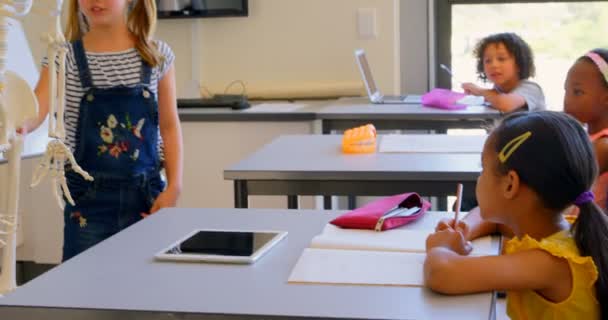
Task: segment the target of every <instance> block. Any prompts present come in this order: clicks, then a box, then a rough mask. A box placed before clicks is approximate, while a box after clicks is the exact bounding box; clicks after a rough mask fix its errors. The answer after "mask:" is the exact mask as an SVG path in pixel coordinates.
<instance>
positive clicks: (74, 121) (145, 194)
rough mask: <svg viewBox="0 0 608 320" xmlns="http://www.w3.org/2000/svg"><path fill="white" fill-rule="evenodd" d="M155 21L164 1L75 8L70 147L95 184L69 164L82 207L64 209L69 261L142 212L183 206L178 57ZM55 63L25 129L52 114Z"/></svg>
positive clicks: (81, 1)
mask: <svg viewBox="0 0 608 320" xmlns="http://www.w3.org/2000/svg"><path fill="white" fill-rule="evenodd" d="M155 25H156V4H155V0H71V1H70V3H69V17H68V25H67V30H66V38H67V39H68V40H69V41H70V44H69V51H68V54H67V58H66V111H65V118H66V131H67V137H66V145H67V146H68V147H70V148H71V149H72V150H73V151H74V156H75V158H76V161H77V162H78V164H79V165H80V166H81V167H82V168H83V169H84V170H86V171H88V172H89V173H90V174H91V175H92V176H93V177H94V181H92V182H89V181H85V180H84V179H83V178H82V177H81V176H80V175H78V174H77V173H75V172H74V171H72V170H71V169H70V168H66V178H67V181H68V186H69V189H70V191H71V193H72V195H73V198H74V200H75V202H76V205H75V206H71V205H70V204H69V203H66V207H65V210H64V221H65V227H64V245H63V260H67V259H69V258H71V257H73V256H74V255H76V254H78V253H80V252H82V251H84V250H86V249H87V248H89V247H91V246H93V245H95V244H96V243H98V242H100V241H102V240H104V239H106V238H108V237H109V236H111V235H113V234H115V233H116V232H118V231H120V230H122V229H124V228H126V227H128V226H129V225H131V224H133V223H135V222H136V221H138V220H140V219H141V218H142V215H145V214H149V213H153V212H155V211H157V210H159V209H161V208H164V207H171V206H175V204H176V202H177V199H178V197H179V194H180V192H181V186H182V137H181V128H180V123H179V119H178V115H177V108H176V98H175V71H174V66H173V60H174V54H173V52H172V50H171V48H170V47H169V46H168V45H167V44H166V43H164V42H161V41H154V40H152V34H153V31H154V28H155ZM48 63H53V62H48V61H46V59H45V61H43V68H42V72H41V75H40V79H39V82H38V85H37V87H36V95H37V97H38V100H39V104H40V116H39V118H38V120H37V121H35V122H33V123H31V124H30V125H28V126H26V127H25V128H23V129H24V130H25V131H31V130H33V129H35V128H36V127H38V126H39V125H40V124H41V123H42V122H43V121H44V119H45V118H46V115H47V113H48V108H49V88H48V77H49V74H48V69H47V66H48ZM54 63H58V61H55V62H54ZM163 142H164V143H163ZM163 146H164V147H163ZM163 167H164V169H165V172H166V177H167V184H166V187H165V183H164V182H163V181H162V180H161V175H160V170H161V168H163Z"/></svg>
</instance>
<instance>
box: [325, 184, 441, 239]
mask: <svg viewBox="0 0 608 320" xmlns="http://www.w3.org/2000/svg"><path fill="white" fill-rule="evenodd" d="M430 207H431V204H430V203H429V202H428V201H426V200H424V199H422V198H421V197H420V196H419V195H418V194H417V193H415V192H409V193H403V194H398V195H394V196H390V197H385V198H381V199H378V200H376V201H372V202H370V203H368V204H366V205H365V206H363V207H361V208H357V209H355V210H352V211H349V212H347V213H345V214H343V215H341V216H339V217H337V218H335V219H334V220H332V221H331V222H330V223H331V224H333V225H336V226H338V227H341V228H346V229H371V230H376V231H384V230H388V229H393V228H397V227H400V226H402V225H405V224H408V223H410V222H412V221H415V220H417V219H418V218H420V217H422V215H423V214H424V213H425V212H426V211H427V210H428V209H429V208H430ZM412 208H413V209H412ZM416 208H418V210H416ZM408 209H412V210H408Z"/></svg>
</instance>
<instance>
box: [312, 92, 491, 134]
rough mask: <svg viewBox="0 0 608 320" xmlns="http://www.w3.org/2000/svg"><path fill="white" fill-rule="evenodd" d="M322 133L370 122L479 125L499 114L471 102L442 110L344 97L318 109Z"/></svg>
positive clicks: (406, 126)
mask: <svg viewBox="0 0 608 320" xmlns="http://www.w3.org/2000/svg"><path fill="white" fill-rule="evenodd" d="M316 114H317V119H321V120H322V122H323V128H322V131H323V134H329V133H331V131H332V130H345V129H348V128H353V127H357V126H360V125H364V124H367V123H373V124H374V126H375V127H376V129H378V130H434V131H436V132H440V133H442V132H446V131H447V129H480V128H485V127H487V126H488V125H490V124H492V123H493V122H494V120H497V119H499V118H500V117H501V113H500V112H499V111H498V110H496V109H493V108H490V107H484V106H470V107H468V108H466V109H462V110H444V109H438V108H431V107H425V106H423V105H420V104H372V103H370V102H369V100H368V99H367V98H344V99H338V100H336V101H332V102H330V103H328V104H327V105H326V106H325V107H323V108H320V109H319V110H318V111H317V112H316Z"/></svg>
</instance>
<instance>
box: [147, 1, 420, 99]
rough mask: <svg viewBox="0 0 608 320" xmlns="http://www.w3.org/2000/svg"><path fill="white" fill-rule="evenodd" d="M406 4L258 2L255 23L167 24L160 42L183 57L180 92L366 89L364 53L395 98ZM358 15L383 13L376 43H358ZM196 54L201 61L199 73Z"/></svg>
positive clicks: (162, 26) (252, 3) (198, 21)
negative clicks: (235, 84) (234, 85)
mask: <svg viewBox="0 0 608 320" xmlns="http://www.w3.org/2000/svg"><path fill="white" fill-rule="evenodd" d="M418 1H420V0H418ZM423 2H425V1H423ZM399 3H400V1H398V0H356V1H355V0H331V1H328V0H251V1H249V6H250V8H249V11H250V12H249V16H248V17H235V18H216V19H188V20H161V21H160V22H159V26H158V30H157V36H158V38H160V39H163V40H165V41H167V42H168V43H169V44H170V45H171V46H172V47H173V49H174V51H175V52H176V56H177V62H176V67H177V74H178V85H184V84H186V83H187V82H188V81H189V80H190V79H192V78H194V79H196V78H199V77H200V80H201V83H202V84H203V85H205V86H208V87H210V88H211V89H214V90H220V89H221V90H223V88H224V87H225V86H226V85H227V84H228V83H230V82H231V81H233V80H237V79H238V80H243V81H245V82H246V83H247V84H248V85H251V86H255V87H258V86H272V87H275V86H293V85H297V84H299V83H311V82H321V83H332V82H333V83H349V82H350V83H352V82H354V81H357V82H359V81H360V75H359V73H358V70H357V68H356V65H355V61H354V58H353V49H355V48H364V49H365V50H366V51H367V53H368V56H369V60H370V64H371V65H372V68H373V71H374V76H375V78H376V81H377V82H378V84H379V86H380V87H381V88H382V90H384V91H385V92H387V93H390V92H396V91H399V88H400V84H399V79H400V74H399V71H398V69H399V68H398V60H399V56H398V52H399V46H398V40H397V41H396V39H398V23H397V20H398V15H399V10H398V9H399ZM358 8H375V9H376V27H377V37H376V39H369V40H361V39H359V38H358V34H357V9H358ZM192 34H194V35H195V39H196V38H197V37H196V35H200V37H198V41H197V42H198V43H192V42H193V41H192V38H191V35H192ZM176 35H179V36H176ZM192 52H195V53H200V60H198V61H199V62H197V63H195V64H194V68H195V70H192V69H191V68H190V66H191V65H192V63H191V61H192V59H191V58H192V57H191V53H192ZM195 60H197V59H195ZM197 64H198V65H200V70H198V72H199V74H198V75H197V74H196V72H197V70H196V69H197V67H198V66H197ZM180 89H181V88H180ZM178 93H179V94H180V95H181V94H182V92H178Z"/></svg>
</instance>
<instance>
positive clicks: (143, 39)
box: [65, 0, 163, 67]
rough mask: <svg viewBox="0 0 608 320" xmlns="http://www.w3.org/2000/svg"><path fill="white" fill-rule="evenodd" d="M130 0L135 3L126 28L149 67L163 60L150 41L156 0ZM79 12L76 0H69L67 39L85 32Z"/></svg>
mask: <svg viewBox="0 0 608 320" xmlns="http://www.w3.org/2000/svg"><path fill="white" fill-rule="evenodd" d="M131 1H134V2H135V5H134V6H133V8H132V9H131V10H130V11H129V14H128V16H127V28H129V31H131V33H132V34H133V35H134V36H135V49H137V51H138V52H139V54H140V55H141V57H142V59H143V60H144V61H145V62H146V63H147V64H148V65H150V66H151V67H156V66H158V65H159V64H160V63H161V62H162V60H163V57H162V55H161V54H160V52H159V51H158V49H157V47H156V44H155V43H154V42H153V41H152V35H153V34H154V31H155V29H156V1H155V0H131ZM80 14H81V13H80V8H79V7H78V0H71V1H70V5H69V8H68V21H67V26H66V31H65V37H66V39H67V40H68V41H75V40H78V39H80V38H82V36H83V35H84V33H85V30H83V27H88V24H87V22H86V19H83V20H84V21H81V20H80V18H79V16H80ZM83 18H84V17H83ZM83 24H84V25H83Z"/></svg>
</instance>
